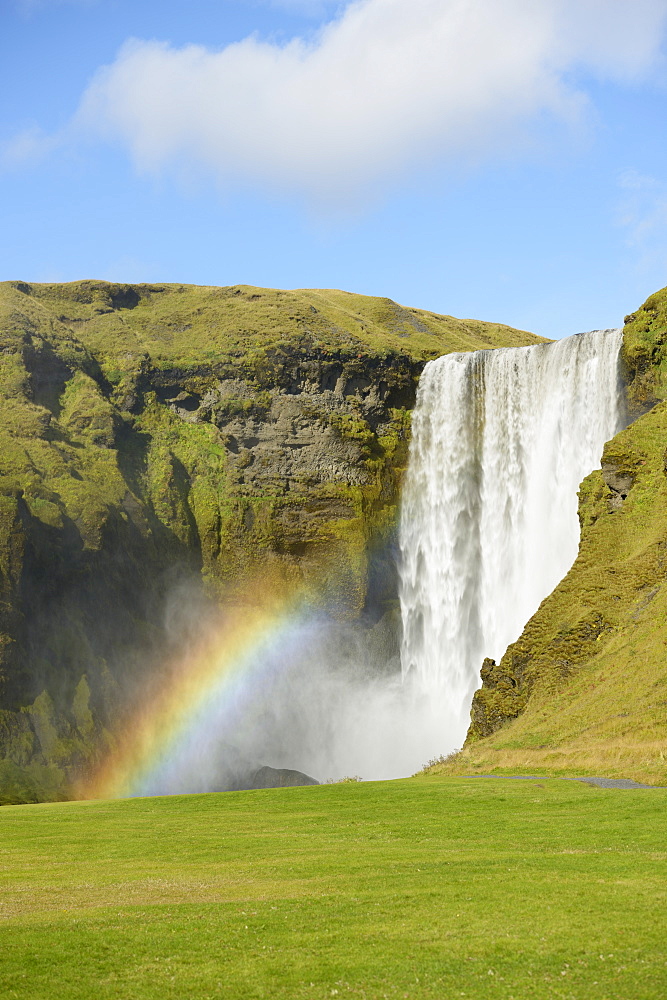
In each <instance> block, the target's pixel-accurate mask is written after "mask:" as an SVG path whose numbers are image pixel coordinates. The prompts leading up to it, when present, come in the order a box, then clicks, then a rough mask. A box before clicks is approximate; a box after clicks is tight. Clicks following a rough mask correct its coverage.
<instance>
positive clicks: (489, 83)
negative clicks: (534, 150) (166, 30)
mask: <svg viewBox="0 0 667 1000" xmlns="http://www.w3.org/2000/svg"><path fill="white" fill-rule="evenodd" d="M287 2H290V0H287ZM666 19H667V0H538V2H536V0H357V2H355V3H352V4H349V5H348V6H347V7H345V8H344V9H343V10H342V11H341V12H340V14H339V16H337V17H336V18H335V19H334V20H332V21H330V22H329V23H328V24H326V25H325V26H324V28H323V29H321V30H320V31H319V32H318V34H317V35H316V37H315V38H314V39H311V40H308V41H306V40H303V39H294V40H293V41H291V42H290V43H288V44H287V45H276V44H272V43H267V42H264V41H261V40H260V39H258V38H255V37H252V38H247V39H245V40H244V41H241V42H238V43H236V44H233V45H229V46H227V47H226V48H224V49H222V50H221V51H211V50H208V49H206V48H203V47H201V46H195V45H190V46H186V47H184V48H173V47H170V46H169V45H168V44H166V43H161V42H156V41H138V40H132V41H130V42H128V43H127V44H126V45H124V46H123V48H122V49H121V51H120V52H119V54H118V56H117V58H116V60H115V62H114V63H113V64H112V65H110V66H107V67H104V68H103V69H101V70H99V71H98V73H97V74H96V76H95V77H94V78H93V80H92V82H91V83H90V86H89V87H88V89H87V91H86V93H85V94H84V96H83V99H82V102H81V106H80V108H79V111H78V113H77V117H76V125H77V126H78V127H79V128H80V129H83V130H84V131H86V132H89V133H90V132H92V133H96V134H99V135H102V136H104V137H106V138H108V139H111V140H115V141H120V142H121V143H122V144H123V145H125V146H127V148H128V149H129V151H130V153H131V156H132V158H133V160H134V162H135V164H136V166H137V168H138V169H139V170H141V171H147V172H159V171H162V170H164V169H177V170H179V171H186V172H189V171H193V172H196V171H198V170H201V169H204V170H206V171H210V172H212V173H213V174H214V175H216V177H217V178H218V179H219V180H220V181H222V183H224V184H226V185H229V184H232V183H235V182H237V181H238V180H239V179H242V180H243V181H246V182H247V181H249V182H251V183H259V184H261V185H266V186H269V187H273V188H277V189H283V190H284V189H287V190H298V191H300V192H302V193H304V194H305V195H306V196H308V197H311V198H313V199H315V200H318V201H327V200H329V201H344V200H345V199H349V198H350V197H354V196H355V195H358V194H360V193H364V192H367V191H368V189H369V188H370V187H371V186H372V185H374V184H377V183H382V182H384V181H386V180H387V179H390V178H391V177H392V176H394V175H395V174H396V173H397V172H398V171H401V170H404V169H406V168H409V167H411V166H414V165H416V164H420V163H424V162H431V161H433V160H435V159H437V158H445V159H450V160H454V161H460V160H463V161H467V160H469V159H477V158H479V157H489V158H492V157H494V156H497V155H498V154H504V153H505V152H507V149H508V147H509V146H510V145H511V144H512V143H516V142H518V141H519V137H520V136H521V135H522V134H523V135H524V136H525V135H526V134H528V133H529V132H530V129H531V128H532V129H534V128H535V127H536V125H537V123H539V122H540V121H541V120H543V119H544V118H545V117H546V118H548V119H556V120H559V121H566V122H572V121H576V120H577V119H578V117H579V116H580V115H581V111H582V107H584V106H585V103H586V98H585V95H584V94H583V93H582V92H581V91H578V90H577V89H576V88H575V87H574V86H573V84H572V83H571V82H570V81H571V79H572V78H573V76H574V74H576V73H577V72H579V71H583V72H584V73H592V74H595V75H598V76H600V77H603V78H609V79H612V80H620V81H629V80H634V79H638V78H642V77H643V76H644V75H645V74H646V73H648V72H649V71H650V70H651V69H652V68H653V67H654V66H655V65H656V61H657V59H658V56H659V48H660V44H661V41H662V37H663V32H664V28H665V21H666ZM526 126H528V128H526ZM522 128H523V133H522V131H521V129H522Z"/></svg>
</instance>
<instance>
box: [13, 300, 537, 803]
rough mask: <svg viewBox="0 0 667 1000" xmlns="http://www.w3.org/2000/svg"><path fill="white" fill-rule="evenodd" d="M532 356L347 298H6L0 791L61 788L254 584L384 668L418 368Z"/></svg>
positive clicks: (502, 330) (484, 332)
mask: <svg viewBox="0 0 667 1000" xmlns="http://www.w3.org/2000/svg"><path fill="white" fill-rule="evenodd" d="M536 339H538V338H534V337H532V336H531V335H530V334H525V333H521V332H520V331H514V330H511V329H510V328H507V327H500V326H497V325H494V324H483V323H476V322H474V321H468V320H466V321H460V320H455V319H453V318H451V317H438V316H435V315H433V314H431V313H423V312H420V311H418V310H409V309H404V308H402V307H399V306H397V305H396V303H393V302H391V301H390V300H388V299H370V298H366V297H363V296H354V295H348V294H346V293H343V292H329V291H327V292H319V291H316V292H303V291H296V292H280V291H272V290H267V289H248V288H245V287H243V286H237V287H234V288H226V289H224V288H223V289H218V288H195V287H192V286H175V285H174V286H162V285H161V286H157V285H155V286H149V285H139V286H130V285H112V284H109V283H108V282H95V281H84V282H74V283H72V284H71V285H30V284H27V283H22V282H7V283H4V284H2V285H0V357H1V358H2V361H1V364H0V795H1V794H2V789H3V788H6V789H8V791H7V796H6V798H7V797H8V798H9V799H11V798H12V796H14V800H17V801H19V800H21V797H23V798H26V797H32V798H40V797H41V798H44V797H50V798H53V797H57V796H59V795H66V794H68V781H69V778H70V776H71V775H73V774H75V773H78V772H81V771H83V772H85V771H86V770H87V769H89V768H91V767H94V765H95V762H96V761H97V759H98V758H99V755H100V754H102V753H103V752H104V748H105V746H108V745H109V739H110V737H109V732H110V730H112V729H113V728H114V725H115V723H116V721H117V720H118V718H119V717H121V716H122V714H123V711H124V707H125V706H127V705H128V704H129V705H131V704H133V702H134V701H135V700H136V697H137V695H138V692H140V691H143V690H145V684H146V679H147V677H150V676H152V675H155V677H156V678H157V679H156V681H155V683H156V685H157V686H158V687H159V676H160V670H162V669H163V665H164V664H165V663H168V662H169V661H170V660H171V659H173V658H174V657H177V656H178V655H179V652H180V651H182V649H183V648H184V646H187V642H188V637H189V631H188V630H190V632H192V630H193V629H194V627H195V626H194V625H193V621H196V620H197V614H198V613H200V612H201V610H202V606H204V607H206V605H207V602H209V603H210V604H218V603H219V602H220V601H236V602H238V601H240V600H246V601H247V600H252V597H253V594H252V587H251V586H250V589H249V584H248V581H249V580H250V581H252V580H257V579H260V580H261V581H262V582H264V581H266V580H269V581H271V584H272V586H273V588H274V589H276V590H278V591H280V589H281V588H283V587H288V586H294V585H295V584H300V583H301V584H304V585H306V586H309V587H310V588H311V590H312V592H313V593H316V594H317V597H318V599H319V600H320V601H321V603H322V605H323V606H324V607H326V608H327V610H328V611H329V612H331V613H332V614H333V615H334V617H338V618H340V619H342V620H344V621H348V622H356V623H360V627H361V628H362V630H365V631H366V632H367V633H368V638H369V642H370V643H371V644H372V645H374V646H377V647H378V648H381V649H382V651H383V653H382V655H383V656H384V659H385V660H386V661H387V662H389V661H391V660H392V658H393V657H394V653H395V650H396V649H397V645H398V637H397V622H398V617H397V614H396V603H397V602H396V572H395V560H394V534H395V527H396V512H397V505H398V496H399V488H400V482H401V476H402V472H403V468H404V466H405V463H406V458H407V442H408V435H409V420H410V410H411V408H412V406H413V404H414V399H415V391H416V385H417V381H418V378H419V375H420V372H421V370H422V367H423V364H424V362H425V361H426V360H428V359H429V358H432V357H435V356H437V355H439V354H442V353H446V352H447V351H451V350H471V349H477V348H481V347H489V346H501V345H503V346H504V345H517V344H521V343H529V342H534V341H535V340H536ZM323 566H325V567H329V570H327V571H326V572H324V573H323V569H322V567H323ZM3 761H4V764H3ZM5 764H6V767H5ZM3 767H4V771H3V770H2V769H3ZM26 768H29V769H32V770H31V771H30V775H29V777H26V774H27V772H26V770H25V769H26ZM26 789H29V790H28V791H26Z"/></svg>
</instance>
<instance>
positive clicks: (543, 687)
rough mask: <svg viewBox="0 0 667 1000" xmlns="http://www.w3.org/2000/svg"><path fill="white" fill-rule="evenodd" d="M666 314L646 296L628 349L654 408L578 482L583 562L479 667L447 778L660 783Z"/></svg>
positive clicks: (664, 761) (665, 675) (666, 643)
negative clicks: (471, 774) (453, 774)
mask: <svg viewBox="0 0 667 1000" xmlns="http://www.w3.org/2000/svg"><path fill="white" fill-rule="evenodd" d="M666 301H667V292H665V291H663V292H661V293H658V294H657V295H655V296H652V297H651V298H650V299H649V300H648V303H647V305H646V306H644V307H642V309H640V310H638V312H637V313H636V314H634V315H633V316H632V317H629V318H628V322H627V325H626V331H625V338H624V353H625V356H626V358H627V357H628V356H629V357H634V358H635V359H636V358H637V357H639V356H640V354H641V356H642V357H644V358H646V359H648V360H649V363H650V367H649V368H647V369H645V370H644V374H643V375H642V376H641V377H642V379H643V381H642V383H641V384H642V385H644V386H647V385H650V386H651V401H652V402H653V404H654V405H653V408H652V409H650V411H649V412H646V413H644V415H643V416H640V417H639V418H638V419H636V420H635V422H633V423H632V424H631V425H630V426H628V427H627V428H626V429H625V430H623V431H622V432H621V433H620V434H618V435H617V436H616V437H615V438H614V439H613V440H612V441H610V442H609V443H608V444H607V446H606V447H605V450H604V454H603V458H602V469H601V471H598V472H593V473H592V474H591V475H590V476H588V477H587V478H586V479H585V480H584V482H583V483H582V485H581V490H580V494H579V500H580V505H579V517H580V521H581V544H580V549H579V555H578V557H577V559H576V561H575V563H574V565H573V566H572V568H571V570H570V572H569V573H568V574H567V575H566V576H565V578H564V580H563V581H562V582H561V583H560V584H559V586H558V587H557V588H556V589H555V591H554V592H553V593H552V594H551V595H550V596H549V597H547V598H546V600H545V601H544V602H543V603H542V605H541V607H540V608H539V610H538V612H537V613H536V614H535V616H534V617H533V618H532V619H531V621H530V622H528V624H527V626H526V628H525V630H524V632H523V634H522V635H521V637H520V638H519V640H518V641H517V642H516V643H514V644H513V645H512V646H510V647H509V649H508V650H507V652H506V654H505V655H504V657H503V658H502V660H501V662H500V663H499V664H495V663H493V662H492V661H489V660H487V661H486V662H485V664H484V668H483V671H482V678H483V686H482V688H481V690H480V691H478V693H477V694H476V696H475V700H474V702H473V708H472V724H471V728H470V732H469V735H468V740H467V742H466V747H465V749H464V751H463V752H462V753H461V754H460V755H458V756H457V757H455V758H454V759H453V760H452V761H450V762H449V763H448V764H447V765H445V768H446V769H455V770H456V769H464V770H465V771H472V770H478V769H480V770H483V771H486V770H497V769H505V770H506V769H510V770H518V771H521V770H524V771H525V770H526V769H527V770H528V771H529V772H530V771H540V770H546V771H547V772H552V771H554V770H560V771H565V772H566V773H570V774H575V773H579V774H580V773H582V772H584V773H585V772H589V773H595V772H598V773H600V772H604V773H605V774H609V775H616V776H618V777H621V776H629V777H635V778H637V779H643V780H647V781H650V782H658V783H661V782H667V741H666V738H665V721H666V718H667V585H666V583H665V581H666V574H667V477H666V474H665V449H666V447H667V402H659V403H657V404H656V397H657V395H658V394H659V392H660V386H661V384H662V381H661V380H662V374H661V372H662V365H663V356H662V344H663V340H664V338H665V337H666V336H667V312H665V310H664V305H665V302H666ZM642 317H644V319H642ZM646 317H651V321H650V324H649V327H648V328H647V327H646V322H648V321H645V318H646ZM638 331H639V333H638ZM640 334H641V336H640ZM651 338H653V340H651ZM638 344H640V345H641V351H640V348H639V347H638ZM640 370H641V369H640V367H639V366H638V367H637V368H636V371H640ZM633 387H634V388H633ZM636 388H637V382H636V379H635V381H634V382H632V383H631V385H630V390H631V401H632V399H633V398H634V399H635V401H636V400H637V396H634V397H633V396H632V392H634V391H635V389H636ZM646 401H647V397H645V398H644V402H646Z"/></svg>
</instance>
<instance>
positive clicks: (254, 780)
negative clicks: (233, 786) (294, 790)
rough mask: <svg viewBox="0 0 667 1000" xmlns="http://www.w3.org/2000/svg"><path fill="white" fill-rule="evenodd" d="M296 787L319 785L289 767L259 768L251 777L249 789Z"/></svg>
mask: <svg viewBox="0 0 667 1000" xmlns="http://www.w3.org/2000/svg"><path fill="white" fill-rule="evenodd" d="M294 785H319V781H316V780H315V778H311V777H310V776H309V775H308V774H304V773H303V771H292V770H291V769H290V768H289V767H268V766H265V767H258V768H257V770H256V771H255V772H254V774H252V775H251V777H250V781H249V784H248V788H291V787H292V786H294Z"/></svg>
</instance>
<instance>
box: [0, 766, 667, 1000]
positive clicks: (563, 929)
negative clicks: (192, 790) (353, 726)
mask: <svg viewBox="0 0 667 1000" xmlns="http://www.w3.org/2000/svg"><path fill="white" fill-rule="evenodd" d="M666 804H667V792H665V791H664V790H650V791H641V790H639V791H625V790H607V789H598V788H590V787H588V786H585V785H582V784H579V783H577V782H569V781H558V780H544V781H539V780H538V781H509V780H502V779H499V780H493V779H491V780H487V779H481V778H480V779H474V778H470V779H467V780H465V779H451V778H450V779H446V778H440V777H424V778H418V779H410V780H407V781H395V782H382V783H368V784H366V783H363V784H359V783H356V784H355V783H352V784H341V785H328V786H326V785H325V786H320V787H317V788H305V789H280V790H269V791H264V792H231V793H227V794H225V795H204V796H201V795H197V796H187V797H179V796H174V797H169V798H154V799H134V800H125V801H117V802H87V803H65V804H55V805H39V806H16V807H7V808H4V809H2V810H0V837H1V839H2V845H3V858H4V867H5V871H4V875H3V879H2V883H1V884H0V912H1V913H2V924H1V926H0V949H1V954H2V961H1V962H0V995H2V996H3V997H8V998H9V997H21V998H22V1000H44V998H46V997H58V998H62V1000H89V998H90V997H91V996H95V997H97V998H99V1000H112V998H123V1000H125V998H132V1000H171V998H174V1000H176V998H178V1000H182V998H185V997H188V998H189V997H192V998H195V997H196V998H202V1000H204V998H207V997H210V998H214V997H220V998H225V1000H260V998H261V1000H269V998H270V1000H325V998H329V1000H330V998H331V997H350V998H352V997H354V998H357V1000H381V998H395V1000H399V998H400V1000H403V998H405V997H409V998H411V1000H443V998H450V997H461V996H463V997H474V998H475V1000H498V998H502V1000H510V998H516V1000H518V998H522V1000H523V998H529V997H534V998H536V1000H545V998H547V997H548V998H562V1000H569V998H574V997H576V998H577V1000H600V998H605V1000H628V998H632V1000H662V997H664V995H665V988H666V987H667V951H666V949H665V935H664V916H665V885H666V884H667V867H666V855H665V841H666V839H667V820H666V817H667V810H666V809H665V805H666Z"/></svg>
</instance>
